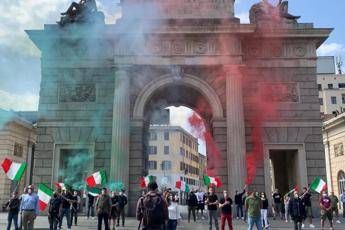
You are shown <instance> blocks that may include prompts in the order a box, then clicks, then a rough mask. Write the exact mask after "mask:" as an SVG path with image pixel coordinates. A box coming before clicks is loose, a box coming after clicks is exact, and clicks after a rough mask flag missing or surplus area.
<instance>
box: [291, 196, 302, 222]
mask: <svg viewBox="0 0 345 230" xmlns="http://www.w3.org/2000/svg"><path fill="white" fill-rule="evenodd" d="M289 212H290V215H291V218H292V219H293V220H296V219H304V218H305V217H306V213H305V206H304V204H303V202H302V200H301V199H300V198H293V199H291V200H290V202H289Z"/></svg>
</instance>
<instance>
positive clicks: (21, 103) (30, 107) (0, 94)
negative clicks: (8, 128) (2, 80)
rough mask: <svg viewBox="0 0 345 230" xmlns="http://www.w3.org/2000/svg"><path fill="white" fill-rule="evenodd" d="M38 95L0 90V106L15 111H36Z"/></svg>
mask: <svg viewBox="0 0 345 230" xmlns="http://www.w3.org/2000/svg"><path fill="white" fill-rule="evenodd" d="M38 98H39V97H38V95H35V94H32V93H23V94H13V93H9V92H7V91H4V90H0V108H1V109H5V110H15V111H36V110H37V109H38Z"/></svg>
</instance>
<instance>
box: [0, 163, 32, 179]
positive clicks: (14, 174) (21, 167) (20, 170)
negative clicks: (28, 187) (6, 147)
mask: <svg viewBox="0 0 345 230" xmlns="http://www.w3.org/2000/svg"><path fill="white" fill-rule="evenodd" d="M1 167H2V169H3V170H4V172H5V173H6V175H7V176H8V178H9V179H10V180H14V181H20V179H21V178H22V176H23V174H24V172H25V169H26V163H16V162H13V161H11V160H10V159H7V158H5V159H4V160H3V161H2V163H1Z"/></svg>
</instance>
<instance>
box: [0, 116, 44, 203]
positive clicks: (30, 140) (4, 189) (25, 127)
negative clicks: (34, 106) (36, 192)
mask: <svg viewBox="0 0 345 230" xmlns="http://www.w3.org/2000/svg"><path fill="white" fill-rule="evenodd" d="M22 115H24V113H23V114H22ZM34 123H35V121H34V120H30V119H26V118H25V117H23V116H20V115H18V114H17V113H15V112H12V111H5V110H2V109H0V162H2V161H3V159H5V158H8V159H10V160H12V161H15V162H18V163H22V162H26V163H27V169H26V173H25V174H24V175H23V178H22V179H21V181H20V183H19V184H18V185H17V183H16V182H12V181H11V180H9V179H8V177H7V176H6V174H4V173H3V171H2V169H1V171H2V172H1V173H0V204H3V203H4V202H6V201H8V199H9V198H10V194H11V192H13V191H14V190H15V189H17V191H18V192H20V193H21V192H22V191H23V188H24V186H25V185H27V184H30V183H32V178H31V175H32V170H33V168H32V165H33V164H32V163H33V159H34V149H35V144H36V141H37V134H36V127H35V125H34ZM38 163H39V162H37V163H36V164H38Z"/></svg>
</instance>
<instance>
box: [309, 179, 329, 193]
mask: <svg viewBox="0 0 345 230" xmlns="http://www.w3.org/2000/svg"><path fill="white" fill-rule="evenodd" d="M310 189H311V190H313V191H315V192H317V193H321V192H322V191H323V190H326V189H327V184H326V182H325V181H324V180H322V179H321V178H320V177H316V179H315V180H314V181H313V183H311V185H310Z"/></svg>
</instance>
